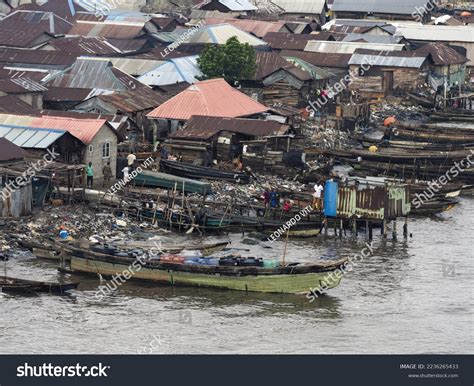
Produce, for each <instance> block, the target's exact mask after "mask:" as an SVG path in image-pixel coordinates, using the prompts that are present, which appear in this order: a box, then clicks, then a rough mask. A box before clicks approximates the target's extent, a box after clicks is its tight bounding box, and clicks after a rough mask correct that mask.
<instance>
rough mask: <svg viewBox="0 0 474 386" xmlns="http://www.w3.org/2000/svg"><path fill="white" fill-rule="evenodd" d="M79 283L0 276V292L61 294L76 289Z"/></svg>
mask: <svg viewBox="0 0 474 386" xmlns="http://www.w3.org/2000/svg"><path fill="white" fill-rule="evenodd" d="M78 285H79V283H77V282H74V283H72V282H70V283H53V282H47V281H35V280H25V279H20V278H16V277H8V276H0V292H47V293H56V294H63V293H66V292H68V291H71V290H73V289H76V288H77V287H78Z"/></svg>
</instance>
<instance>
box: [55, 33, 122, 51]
mask: <svg viewBox="0 0 474 386" xmlns="http://www.w3.org/2000/svg"><path fill="white" fill-rule="evenodd" d="M48 44H49V45H50V46H52V47H54V48H55V49H56V50H58V51H61V52H73V53H76V54H78V55H112V54H117V53H120V52H121V51H120V49H118V48H117V47H115V46H114V45H112V44H111V43H109V42H108V41H107V39H105V38H103V37H96V36H73V37H61V38H57V39H53V40H50V41H49V42H48Z"/></svg>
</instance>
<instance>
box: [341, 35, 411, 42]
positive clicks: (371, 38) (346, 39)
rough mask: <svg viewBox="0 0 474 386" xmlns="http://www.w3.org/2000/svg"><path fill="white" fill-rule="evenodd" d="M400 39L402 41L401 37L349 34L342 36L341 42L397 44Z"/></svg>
mask: <svg viewBox="0 0 474 386" xmlns="http://www.w3.org/2000/svg"><path fill="white" fill-rule="evenodd" d="M402 39H403V36H391V35H369V34H361V33H350V34H347V35H346V36H344V38H343V39H342V41H343V42H355V41H359V42H360V41H365V42H367V43H381V44H398V43H400V41H401V40H402Z"/></svg>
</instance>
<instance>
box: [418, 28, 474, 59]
mask: <svg viewBox="0 0 474 386" xmlns="http://www.w3.org/2000/svg"><path fill="white" fill-rule="evenodd" d="M473 33H474V31H473ZM416 52H419V53H422V54H430V55H431V58H432V59H433V62H434V64H436V65H441V66H447V65H450V64H462V63H466V62H467V61H468V59H467V58H466V57H465V56H464V55H461V54H460V53H459V52H457V51H456V50H455V49H454V48H451V47H450V46H449V45H447V44H445V43H441V42H437V43H428V44H424V45H423V46H421V47H420V48H418V49H417V50H416Z"/></svg>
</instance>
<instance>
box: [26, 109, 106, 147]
mask: <svg viewBox="0 0 474 386" xmlns="http://www.w3.org/2000/svg"><path fill="white" fill-rule="evenodd" d="M106 123H107V120H106V119H75V118H66V117H50V116H48V117H46V116H43V117H38V118H34V119H33V120H32V121H31V122H30V124H29V126H31V127H37V128H40V129H58V130H65V131H68V132H69V133H71V134H72V135H73V136H74V137H76V138H78V139H79V140H81V141H82V142H83V143H85V144H86V145H88V144H89V143H90V142H91V141H92V139H93V138H94V137H95V136H96V134H97V133H98V132H99V130H100V129H101V128H102V126H104V125H105V124H106Z"/></svg>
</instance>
